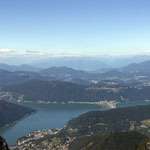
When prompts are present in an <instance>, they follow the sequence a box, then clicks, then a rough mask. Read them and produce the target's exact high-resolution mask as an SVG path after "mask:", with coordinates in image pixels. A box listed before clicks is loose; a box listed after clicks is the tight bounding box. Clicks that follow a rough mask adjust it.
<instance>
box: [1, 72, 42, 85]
mask: <svg viewBox="0 0 150 150" xmlns="http://www.w3.org/2000/svg"><path fill="white" fill-rule="evenodd" d="M32 79H42V77H41V76H40V75H39V74H38V73H35V72H24V71H17V72H10V71H6V70H1V69H0V87H5V86H10V85H14V84H19V83H23V82H26V81H29V80H32Z"/></svg>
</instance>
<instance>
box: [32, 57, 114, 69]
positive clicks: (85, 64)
mask: <svg viewBox="0 0 150 150" xmlns="http://www.w3.org/2000/svg"><path fill="white" fill-rule="evenodd" d="M31 65H32V66H35V67H37V66H38V67H41V68H50V67H53V66H56V67H61V66H66V67H70V68H74V69H77V70H84V71H91V70H97V69H100V68H112V67H111V65H109V64H107V63H104V62H102V61H101V60H100V59H97V58H88V57H87V58H86V57H84V58H83V57H81V58H80V57H71V58H47V59H43V60H39V61H36V62H34V63H32V64H31Z"/></svg>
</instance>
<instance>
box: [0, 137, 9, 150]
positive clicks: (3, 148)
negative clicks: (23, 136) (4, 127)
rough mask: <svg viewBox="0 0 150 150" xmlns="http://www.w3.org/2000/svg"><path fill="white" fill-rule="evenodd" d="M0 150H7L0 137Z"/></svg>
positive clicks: (4, 142)
mask: <svg viewBox="0 0 150 150" xmlns="http://www.w3.org/2000/svg"><path fill="white" fill-rule="evenodd" d="M0 150H9V148H8V145H7V143H6V141H5V140H4V139H3V138H2V137H1V136H0Z"/></svg>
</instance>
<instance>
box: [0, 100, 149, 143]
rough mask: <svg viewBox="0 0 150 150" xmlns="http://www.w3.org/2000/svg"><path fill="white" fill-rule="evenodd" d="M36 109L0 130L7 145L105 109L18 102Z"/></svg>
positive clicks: (125, 104)
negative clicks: (36, 131)
mask: <svg viewBox="0 0 150 150" xmlns="http://www.w3.org/2000/svg"><path fill="white" fill-rule="evenodd" d="M148 104H150V102H145V101H140V102H128V103H121V104H118V105H117V107H127V106H136V105H148ZM19 105H24V106H28V107H30V108H34V109H36V110H37V112H36V113H34V114H32V115H30V116H28V117H26V118H24V119H22V120H20V121H19V122H17V123H16V124H12V125H10V126H8V127H6V128H3V129H1V130H0V135H1V136H3V137H4V138H5V139H6V141H7V143H8V144H9V145H14V144H15V143H16V141H17V139H18V138H19V137H22V136H25V135H27V134H28V133H29V132H32V131H33V130H39V129H40V130H44V129H52V128H62V127H63V126H64V125H65V124H66V123H67V122H68V121H69V120H70V119H72V118H74V117H77V116H79V115H80V114H83V113H85V112H88V111H92V110H106V109H108V108H104V107H101V106H97V105H87V104H34V103H19Z"/></svg>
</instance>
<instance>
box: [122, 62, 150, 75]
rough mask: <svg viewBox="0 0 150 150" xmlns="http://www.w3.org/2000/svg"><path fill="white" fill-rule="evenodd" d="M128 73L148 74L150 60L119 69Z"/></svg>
mask: <svg viewBox="0 0 150 150" xmlns="http://www.w3.org/2000/svg"><path fill="white" fill-rule="evenodd" d="M120 70H121V71H128V72H146V73H150V60H149V61H144V62H141V63H133V64H130V65H128V66H125V67H123V68H121V69H120Z"/></svg>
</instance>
